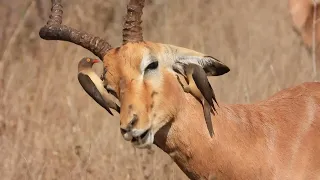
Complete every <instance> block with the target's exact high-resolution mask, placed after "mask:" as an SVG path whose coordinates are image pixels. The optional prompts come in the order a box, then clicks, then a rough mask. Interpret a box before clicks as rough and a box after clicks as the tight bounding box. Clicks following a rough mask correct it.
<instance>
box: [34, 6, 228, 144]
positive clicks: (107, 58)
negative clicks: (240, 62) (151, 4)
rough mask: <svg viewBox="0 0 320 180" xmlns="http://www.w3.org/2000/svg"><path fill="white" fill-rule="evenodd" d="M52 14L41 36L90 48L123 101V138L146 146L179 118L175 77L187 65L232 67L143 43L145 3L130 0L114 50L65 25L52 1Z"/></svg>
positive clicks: (217, 69)
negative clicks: (101, 62) (142, 24)
mask: <svg viewBox="0 0 320 180" xmlns="http://www.w3.org/2000/svg"><path fill="white" fill-rule="evenodd" d="M52 2H53V8H52V15H51V16H50V19H49V21H48V23H47V25H46V26H44V27H43V28H42V29H41V30H40V36H41V37H42V38H43V39H47V40H64V41H69V42H72V43H75V44H78V45H81V46H82V47H84V48H86V49H88V50H90V51H91V52H93V53H94V54H95V55H97V56H98V57H99V58H100V59H102V60H103V62H104V68H105V70H106V73H105V74H104V77H103V79H104V80H105V81H106V82H108V86H110V87H112V91H114V92H113V93H115V94H116V95H117V97H119V101H120V103H121V112H120V129H121V133H122V134H123V137H124V139H126V140H128V141H131V142H132V143H133V144H134V145H136V146H137V147H140V148H143V147H146V146H148V145H151V144H152V143H153V138H154V135H155V133H156V132H157V131H158V130H159V129H160V128H161V127H162V126H164V125H165V124H167V123H168V122H170V121H174V120H175V116H176V114H177V113H178V112H179V109H180V108H181V100H182V99H183V98H184V91H183V90H182V88H181V85H180V84H179V83H178V81H177V79H176V75H177V74H178V73H180V74H185V72H184V65H185V64H188V63H194V64H198V65H200V66H202V67H203V68H204V70H205V71H206V73H207V75H208V76H219V75H222V74H225V73H227V72H228V71H229V68H228V67H227V66H225V65H224V64H223V63H221V62H220V61H218V60H217V59H215V58H213V57H211V56H205V55H204V54H202V53H199V52H196V51H193V50H189V49H185V48H181V47H176V46H173V45H167V44H159V43H152V42H148V41H144V40H143V36H142V28H141V26H140V24H141V15H142V9H143V6H144V0H130V2H129V5H128V8H127V15H126V17H125V23H124V28H123V44H122V46H120V47H117V48H112V47H111V46H110V45H109V44H108V43H107V41H105V40H103V39H101V38H99V37H94V36H92V35H90V34H88V33H86V32H83V31H78V30H75V29H72V28H70V27H67V26H64V25H61V23H62V6H61V4H60V2H61V1H60V0H53V1H52Z"/></svg>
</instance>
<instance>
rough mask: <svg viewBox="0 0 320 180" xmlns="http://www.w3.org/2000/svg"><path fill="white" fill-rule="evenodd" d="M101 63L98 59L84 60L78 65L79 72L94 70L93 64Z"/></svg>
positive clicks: (86, 58)
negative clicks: (88, 69)
mask: <svg viewBox="0 0 320 180" xmlns="http://www.w3.org/2000/svg"><path fill="white" fill-rule="evenodd" d="M98 62H100V60H98V59H93V58H88V57H85V58H82V59H81V60H80V62H79V64H78V70H79V71H81V70H82V69H87V68H92V66H93V64H95V63H98Z"/></svg>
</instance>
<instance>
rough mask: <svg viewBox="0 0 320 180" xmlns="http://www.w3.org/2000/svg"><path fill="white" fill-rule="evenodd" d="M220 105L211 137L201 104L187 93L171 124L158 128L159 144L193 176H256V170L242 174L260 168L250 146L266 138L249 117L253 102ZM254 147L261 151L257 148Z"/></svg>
mask: <svg viewBox="0 0 320 180" xmlns="http://www.w3.org/2000/svg"><path fill="white" fill-rule="evenodd" d="M219 105H220V108H218V109H217V114H216V115H214V116H213V115H212V122H213V128H214V131H215V135H214V136H213V137H212V138H210V136H209V132H208V129H207V127H206V124H205V120H204V117H203V109H202V106H201V104H199V102H198V101H196V100H194V98H193V97H192V96H190V95H189V94H186V101H185V102H184V105H183V108H181V110H180V111H179V113H178V115H177V117H176V118H175V119H174V120H173V121H172V122H171V123H170V124H167V125H166V126H164V127H163V128H162V129H161V130H159V131H158V133H157V134H156V137H155V144H156V145H157V146H158V147H159V148H161V149H162V150H163V151H165V152H166V153H167V154H169V155H170V156H171V158H172V159H173V160H174V161H175V162H176V164H177V165H178V166H179V167H180V168H181V169H182V171H184V173H186V175H187V176H188V177H189V178H190V179H211V178H218V179H225V178H226V179H234V178H239V179H242V178H241V176H243V178H244V179H250V178H253V179H254V177H255V174H254V172H253V173H252V174H248V173H241V171H242V172H243V170H245V172H246V171H247V169H246V168H251V169H255V168H257V166H255V164H252V162H253V161H252V162H251V163H250V160H252V157H251V155H253V154H252V153H251V154H250V149H248V147H249V148H250V147H252V146H255V145H257V144H259V141H263V140H261V139H264V138H260V137H264V135H263V134H262V133H261V134H260V133H257V134H255V135H254V136H253V134H252V133H256V131H255V130H254V128H258V127H255V126H256V125H255V124H252V123H251V122H248V121H246V120H245V119H246V118H245V117H246V116H247V115H248V114H246V113H247V112H249V111H246V109H247V108H250V105H225V104H223V103H220V102H219ZM235 107H236V108H235ZM235 110H236V111H237V112H236V111H235ZM251 112H252V110H251ZM239 114H242V116H243V118H242V117H241V115H239ZM260 135H261V136H260ZM240 142H241V143H240ZM253 149H254V150H257V147H253ZM258 150H259V149H258ZM247 158H248V159H247ZM248 160H249V163H248V162H247V161H248ZM261 161H263V159H261ZM260 170H261V169H260ZM258 171H259V170H258ZM248 172H251V171H248ZM260 172H261V171H260ZM263 172H265V170H263Z"/></svg>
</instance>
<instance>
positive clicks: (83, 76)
mask: <svg viewBox="0 0 320 180" xmlns="http://www.w3.org/2000/svg"><path fill="white" fill-rule="evenodd" d="M97 62H100V61H99V60H97V59H92V58H87V57H85V58H82V59H81V60H80V62H79V64H78V80H79V83H80V84H81V86H82V88H83V89H84V90H85V91H86V92H87V93H88V94H89V95H90V96H91V97H92V98H93V99H94V100H95V101H96V102H97V103H98V104H99V105H101V106H102V107H103V108H104V109H106V110H107V111H108V112H109V113H110V114H111V115H113V113H112V112H111V110H110V108H112V109H114V110H116V111H117V112H118V113H120V107H119V106H118V105H117V104H116V103H115V102H113V101H112V100H111V99H110V96H109V93H108V91H107V89H105V86H106V85H105V83H104V82H103V81H102V80H101V79H100V77H99V76H98V75H97V74H96V73H95V72H94V71H93V69H92V66H93V64H94V63H97Z"/></svg>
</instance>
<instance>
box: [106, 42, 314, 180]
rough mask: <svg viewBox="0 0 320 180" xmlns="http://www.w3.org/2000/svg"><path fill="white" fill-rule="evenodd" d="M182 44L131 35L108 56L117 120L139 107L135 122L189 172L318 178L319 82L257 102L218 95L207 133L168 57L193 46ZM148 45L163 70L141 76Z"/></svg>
mask: <svg viewBox="0 0 320 180" xmlns="http://www.w3.org/2000/svg"><path fill="white" fill-rule="evenodd" d="M179 49H180V48H178V47H177V48H176V47H175V46H170V45H164V44H156V43H151V42H142V43H138V44H132V43H128V44H126V45H124V46H122V47H121V48H116V49H113V50H111V51H109V52H108V54H107V55H106V56H105V58H104V65H105V67H106V68H107V69H108V72H107V75H106V79H107V80H108V83H109V84H110V85H111V86H112V87H113V88H114V89H115V90H116V92H117V94H118V95H120V102H121V113H120V124H121V127H126V126H127V125H128V123H129V122H130V120H131V118H132V114H133V113H136V114H138V115H139V120H138V121H137V123H136V124H135V126H134V127H135V128H136V129H148V128H150V127H152V129H153V131H154V133H155V132H157V133H156V135H155V139H154V143H155V144H156V145H157V146H158V147H160V148H161V149H162V150H164V151H165V152H166V153H168V154H169V155H170V156H171V157H172V158H173V159H174V161H175V162H176V163H177V164H178V166H179V167H180V168H181V169H182V170H183V171H184V172H185V173H186V174H187V175H188V177H189V178H191V179H208V178H209V177H210V178H217V179H244V180H249V179H281V180H282V179H290V180H293V179H319V178H320V130H319V129H320V83H315V82H314V83H304V84H301V85H299V86H296V87H293V88H290V89H285V90H283V91H281V92H279V93H277V94H275V95H274V96H272V97H270V98H269V99H267V100H264V101H261V102H256V103H254V104H247V105H242V104H223V103H222V102H219V104H220V107H219V108H217V113H216V115H215V116H212V121H213V124H214V129H215V136H213V137H212V138H210V136H209V134H208V133H207V129H206V124H205V121H204V117H203V110H202V106H201V104H200V103H199V102H198V101H197V100H196V99H195V98H194V97H193V96H192V95H191V94H188V93H185V92H184V91H183V89H182V87H181V86H180V84H179V83H178V81H177V79H176V75H175V73H173V71H171V70H170V68H168V66H166V65H165V64H166V63H168V64H170V63H169V62H170V58H174V57H176V56H178V55H179V54H193V53H194V52H193V51H190V52H188V51H187V50H186V49H183V50H182V51H180V50H179ZM146 52H148V53H149V54H151V55H154V56H155V57H157V58H158V60H159V62H160V64H159V72H160V75H157V76H152V77H150V79H148V78H147V77H146V79H142V80H141V72H140V63H141V60H142V59H143V58H144V55H145V54H146ZM168 52H170V53H168ZM199 55H202V54H201V53H199ZM159 79H161V81H160V80H159ZM181 79H183V78H181ZM154 81H156V82H159V83H157V84H156V85H155V84H154ZM158 129H160V130H159V131H158Z"/></svg>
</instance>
